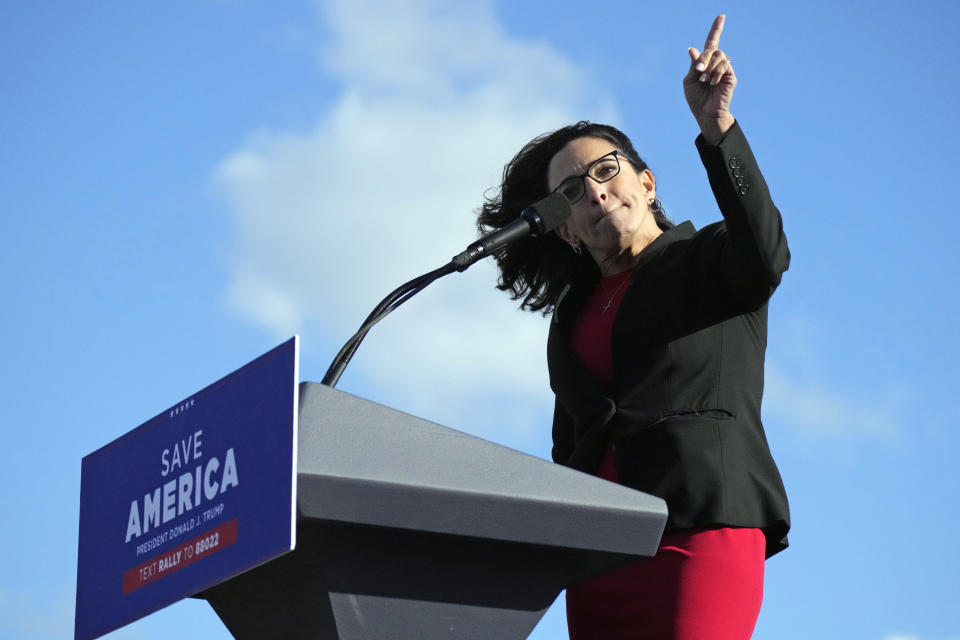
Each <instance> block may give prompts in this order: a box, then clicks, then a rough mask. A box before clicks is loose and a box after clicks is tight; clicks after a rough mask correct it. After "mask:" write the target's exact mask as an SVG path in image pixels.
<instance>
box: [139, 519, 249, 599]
mask: <svg viewBox="0 0 960 640" xmlns="http://www.w3.org/2000/svg"><path fill="white" fill-rule="evenodd" d="M236 541H237V519H236V518H234V519H233V520H230V521H229V522H224V523H223V524H222V525H220V526H219V527H217V528H216V529H211V530H210V531H207V532H206V533H201V534H200V535H198V536H197V537H196V538H193V539H191V540H188V541H187V542H184V543H183V544H181V545H180V546H178V547H174V548H173V549H169V550H167V551H164V552H163V553H160V554H158V555H155V556H154V557H152V558H151V559H149V560H147V561H146V562H144V563H143V564H139V565H137V566H135V567H134V568H132V569H128V570H127V571H125V572H124V573H123V594H124V595H126V594H128V593H130V592H131V591H136V590H137V589H139V588H140V587H142V586H144V585H147V584H150V583H151V582H153V581H154V580H159V579H160V578H163V577H165V576H168V575H170V574H171V573H173V572H174V571H177V570H179V569H183V568H184V567H186V566H187V565H190V564H193V563H194V562H196V561H197V560H201V559H203V558H206V557H207V556H210V555H212V554H214V553H216V552H217V551H220V550H221V549H225V548H227V547H229V546H230V545H232V544H233V543H235V542H236Z"/></svg>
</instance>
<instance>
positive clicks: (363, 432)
mask: <svg viewBox="0 0 960 640" xmlns="http://www.w3.org/2000/svg"><path fill="white" fill-rule="evenodd" d="M299 394H300V401H299V436H298V442H297V447H298V450H297V461H298V462H297V508H298V521H297V544H296V548H295V549H294V550H293V551H292V552H290V553H287V554H285V555H283V556H280V557H279V558H276V559H274V560H272V561H270V562H268V563H266V564H263V565H261V566H259V567H257V568H255V569H252V570H250V571H247V572H246V573H243V574H241V575H239V576H236V577H234V578H232V579H230V580H228V581H226V582H224V583H221V584H219V585H217V586H215V587H213V588H210V589H207V590H206V591H204V592H202V593H200V594H197V595H196V597H199V598H204V599H206V600H207V601H208V602H209V603H210V605H211V606H212V607H213V609H214V611H216V613H217V615H218V616H219V617H220V619H221V620H222V621H223V622H224V624H225V625H226V626H227V628H228V629H229V631H230V632H231V633H232V634H233V636H234V637H236V638H238V639H240V640H245V639H248V638H258V639H259V638H290V639H298V640H299V639H308V638H309V639H324V640H325V639H328V638H330V639H335V638H336V639H345V640H346V639H351V640H352V639H355V638H364V639H368V638H389V639H391V640H393V639H398V638H399V639H403V638H412V639H413V638H415V639H423V640H429V639H434V638H447V639H453V638H457V639H474V638H475V639H477V640H490V639H491V638H496V639H503V638H525V637H527V635H529V633H530V632H531V631H532V630H533V628H534V627H535V626H536V624H537V622H538V621H539V620H540V618H541V617H542V616H543V614H544V613H545V612H546V610H547V608H549V606H550V604H551V603H552V602H553V601H554V600H555V599H556V597H557V596H558V595H559V593H560V591H562V590H563V589H564V588H566V587H567V586H569V585H571V584H575V583H577V582H579V581H582V580H584V579H587V578H590V577H593V576H597V575H600V574H602V573H605V572H607V571H610V570H612V569H615V568H618V567H621V566H624V565H626V564H629V563H631V562H634V561H637V560H639V559H641V558H643V557H649V556H652V555H653V554H654V553H655V552H656V549H657V545H658V543H659V540H660V536H661V534H662V532H663V527H664V524H665V522H666V518H667V509H666V505H665V503H664V502H663V501H662V500H660V499H658V498H654V497H652V496H649V495H646V494H643V493H640V492H637V491H633V490H631V489H628V488H626V487H622V486H620V485H616V484H613V483H609V482H606V481H604V480H600V479H598V478H595V477H593V476H589V475H587V474H583V473H580V472H577V471H573V470H570V469H567V468H565V467H562V466H560V465H556V464H553V463H550V462H547V461H545V460H541V459H539V458H535V457H532V456H528V455H526V454H523V453H520V452H517V451H514V450H511V449H508V448H506V447H502V446H499V445H496V444H493V443H491V442H487V441H485V440H482V439H480V438H476V437H473V436H470V435H467V434H464V433H461V432H458V431H455V430H453V429H449V428H447V427H443V426H440V425H437V424H434V423H431V422H428V421H426V420H422V419H420V418H416V417H413V416H410V415H408V414H404V413H402V412H399V411H396V410H393V409H390V408H388V407H384V406H382V405H378V404H376V403H373V402H370V401H367V400H364V399H361V398H358V397H356V396H352V395H349V394H347V393H344V392H341V391H338V390H336V389H333V388H330V387H327V386H324V385H321V384H316V383H310V382H304V383H301V384H300V387H299Z"/></svg>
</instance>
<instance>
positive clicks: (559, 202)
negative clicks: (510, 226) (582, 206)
mask: <svg viewBox="0 0 960 640" xmlns="http://www.w3.org/2000/svg"><path fill="white" fill-rule="evenodd" d="M531 209H532V210H533V211H534V212H535V213H536V214H537V216H538V217H539V218H540V223H539V225H538V227H539V230H538V233H537V234H536V235H540V234H544V233H547V232H549V231H553V230H554V229H556V228H557V227H559V226H560V225H561V224H563V223H564V222H566V220H567V218H569V217H570V211H571V207H570V201H569V200H567V198H566V196H564V195H563V194H561V193H558V192H556V191H554V192H553V193H551V194H550V195H548V196H547V197H546V198H544V199H543V200H538V201H537V202H534V203H533V204H532V205H530V206H529V207H527V211H529V210H531ZM524 213H526V211H525V212H524Z"/></svg>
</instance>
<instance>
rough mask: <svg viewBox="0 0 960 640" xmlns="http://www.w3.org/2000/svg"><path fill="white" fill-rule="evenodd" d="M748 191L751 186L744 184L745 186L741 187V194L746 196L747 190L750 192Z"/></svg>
mask: <svg viewBox="0 0 960 640" xmlns="http://www.w3.org/2000/svg"><path fill="white" fill-rule="evenodd" d="M748 191H750V187H749V186H747V185H744V186H742V187H740V195H742V196H745V195H747V192H748Z"/></svg>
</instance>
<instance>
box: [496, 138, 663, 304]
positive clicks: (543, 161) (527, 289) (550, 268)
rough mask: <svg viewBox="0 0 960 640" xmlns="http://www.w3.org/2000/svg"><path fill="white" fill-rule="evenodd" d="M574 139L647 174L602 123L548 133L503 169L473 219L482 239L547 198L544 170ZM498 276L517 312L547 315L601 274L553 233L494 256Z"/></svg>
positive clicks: (628, 146)
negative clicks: (570, 291) (616, 153)
mask: <svg viewBox="0 0 960 640" xmlns="http://www.w3.org/2000/svg"><path fill="white" fill-rule="evenodd" d="M577 138H600V139H602V140H607V141H609V142H611V143H612V144H613V145H614V146H615V147H616V148H617V149H619V150H620V151H621V152H623V153H624V154H626V156H627V157H628V159H629V161H630V164H631V165H632V166H633V168H634V169H635V170H636V171H637V172H640V171H643V170H644V169H647V163H645V162H644V161H643V160H642V159H641V158H640V155H639V154H638V153H637V151H636V150H635V149H634V148H633V143H631V142H630V139H629V138H628V137H627V136H626V135H624V134H623V132H621V131H620V130H619V129H616V128H614V127H611V126H609V125H605V124H596V123H593V122H588V121H586V120H581V121H580V122H578V123H576V124H572V125H569V126H566V127H563V128H562V129H557V130H556V131H553V132H551V133H545V134H543V135H540V136H537V137H536V138H534V139H533V140H531V141H530V142H528V143H527V144H526V146H524V147H523V148H522V149H520V151H519V153H517V155H515V156H514V157H513V159H512V160H511V161H510V162H508V163H507V164H506V166H505V167H504V168H503V181H502V182H501V184H500V188H499V190H498V191H497V193H496V194H495V195H494V196H493V197H492V198H491V197H485V198H484V200H485V201H484V203H483V207H482V208H481V209H480V213H479V214H478V215H477V229H478V230H479V231H480V233H481V234H485V233H488V232H490V231H493V230H495V229H499V228H501V227H504V226H506V225H507V224H509V223H510V222H513V220H515V219H516V217H517V216H518V215H520V212H521V211H522V210H523V209H524V207H527V206H530V205H531V204H533V203H534V202H536V201H537V200H540V199H541V198H543V197H545V196H547V195H548V193H549V189H548V187H547V167H548V166H549V164H550V160H552V159H553V156H555V155H556V154H557V153H558V152H559V151H560V150H561V149H562V148H563V147H565V146H566V145H567V143H568V142H570V141H571V140H576V139H577ZM653 214H654V219H655V220H656V222H657V225H658V226H659V227H660V228H661V229H664V230H666V229H670V228H671V227H673V226H674V225H673V223H672V222H670V221H669V220H668V219H667V218H666V216H665V215H664V214H663V211H662V210H655V211H654V212H653ZM496 261H497V266H498V267H499V268H500V277H499V279H498V280H497V288H498V289H500V290H501V291H509V292H510V297H511V299H513V300H519V299H521V298H522V299H523V302H522V303H521V304H520V308H521V309H528V310H530V311H543V313H544V315H546V314H548V313H550V312H551V311H552V310H553V309H554V307H555V306H556V305H557V302H558V300H559V297H560V294H561V292H562V291H563V289H564V287H566V286H567V285H568V284H569V285H572V286H573V285H581V284H589V283H593V282H595V281H596V280H598V279H599V277H600V271H599V269H598V268H597V265H596V263H595V262H594V261H593V259H592V258H591V257H590V255H589V254H588V253H587V252H586V251H584V252H583V254H582V255H578V254H576V253H574V252H573V251H572V250H571V248H570V246H569V245H568V244H567V243H566V242H564V241H563V240H561V239H560V237H559V236H558V235H557V234H556V233H548V234H546V235H544V236H541V237H539V238H533V237H529V238H524V239H523V240H520V241H518V242H515V243H514V244H512V245H510V246H508V247H507V248H506V249H505V250H503V251H502V252H500V253H498V254H497V255H496Z"/></svg>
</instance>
